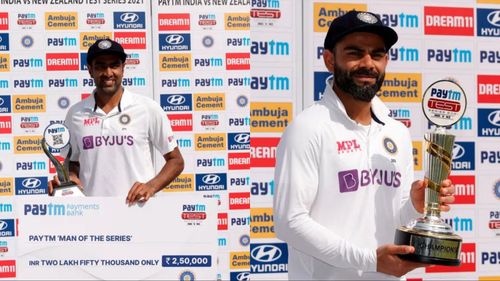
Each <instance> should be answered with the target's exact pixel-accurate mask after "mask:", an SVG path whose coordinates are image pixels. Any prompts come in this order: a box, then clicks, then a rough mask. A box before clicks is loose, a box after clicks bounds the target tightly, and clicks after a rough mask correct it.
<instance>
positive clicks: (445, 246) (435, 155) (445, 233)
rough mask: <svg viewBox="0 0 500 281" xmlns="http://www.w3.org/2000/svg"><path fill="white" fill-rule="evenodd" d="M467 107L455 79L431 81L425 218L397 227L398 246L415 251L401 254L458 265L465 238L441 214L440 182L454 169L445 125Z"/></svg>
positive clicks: (425, 101)
mask: <svg viewBox="0 0 500 281" xmlns="http://www.w3.org/2000/svg"><path fill="white" fill-rule="evenodd" d="M466 107H467V99H466V97H465V92H464V91H463V89H462V88H461V87H460V86H459V85H458V84H457V83H456V82H454V81H452V80H439V81H437V82H434V83H433V84H431V85H430V86H429V87H428V88H427V90H425V93H424V95H423V97H422V109H423V111H424V115H425V117H426V118H427V119H428V120H429V122H431V123H433V124H434V125H436V129H435V130H434V131H433V132H430V133H427V134H425V154H424V166H425V182H426V184H427V186H426V188H425V205H424V212H425V216H424V217H423V218H418V219H417V220H415V221H413V222H411V223H410V224H409V225H407V226H402V227H399V228H398V229H397V230H396V235H395V239H394V240H395V241H394V243H395V244H397V245H410V246H413V247H415V252H414V253H412V254H408V255H401V256H400V257H401V258H403V259H408V260H412V261H417V262H422V263H429V264H439V265H449V266H458V265H460V251H461V246H462V238H461V237H460V236H458V235H456V234H454V233H453V230H452V228H451V226H450V225H448V224H447V223H445V222H444V221H443V220H442V219H441V217H440V213H441V211H440V209H439V205H440V203H439V196H440V195H439V194H440V184H441V182H442V181H443V180H445V179H446V178H448V176H449V174H450V172H451V162H452V151H453V145H454V142H455V136H454V135H452V134H449V133H448V132H447V131H446V128H447V127H449V126H451V125H453V124H455V123H456V122H458V121H459V120H460V118H462V116H463V114H464V113H465V108H466Z"/></svg>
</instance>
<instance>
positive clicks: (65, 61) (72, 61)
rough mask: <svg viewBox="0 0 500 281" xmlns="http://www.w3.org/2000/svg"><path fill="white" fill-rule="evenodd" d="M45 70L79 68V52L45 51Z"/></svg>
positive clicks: (72, 69) (71, 69)
mask: <svg viewBox="0 0 500 281" xmlns="http://www.w3.org/2000/svg"><path fill="white" fill-rule="evenodd" d="M45 64H46V66H47V71H74V70H80V54H79V53H47V54H46V55H45Z"/></svg>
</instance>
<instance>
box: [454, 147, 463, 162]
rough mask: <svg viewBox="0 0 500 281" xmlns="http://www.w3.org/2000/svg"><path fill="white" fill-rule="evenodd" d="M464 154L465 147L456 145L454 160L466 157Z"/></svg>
mask: <svg viewBox="0 0 500 281" xmlns="http://www.w3.org/2000/svg"><path fill="white" fill-rule="evenodd" d="M464 154H465V149H464V147H463V146H461V145H459V144H455V145H454V146H453V159H459V158H462V156H464Z"/></svg>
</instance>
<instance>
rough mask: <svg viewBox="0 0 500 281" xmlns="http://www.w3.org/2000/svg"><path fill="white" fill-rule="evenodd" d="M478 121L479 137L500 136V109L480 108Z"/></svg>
mask: <svg viewBox="0 0 500 281" xmlns="http://www.w3.org/2000/svg"><path fill="white" fill-rule="evenodd" d="M477 119H478V126H477V135H478V136H479V137H499V136H500V109H490V108H479V109H478V110H477Z"/></svg>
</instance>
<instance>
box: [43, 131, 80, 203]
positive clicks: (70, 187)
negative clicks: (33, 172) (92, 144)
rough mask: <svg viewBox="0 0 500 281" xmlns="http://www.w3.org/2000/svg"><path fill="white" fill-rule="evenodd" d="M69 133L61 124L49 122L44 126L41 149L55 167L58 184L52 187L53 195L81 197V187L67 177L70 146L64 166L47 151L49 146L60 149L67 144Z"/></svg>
mask: <svg viewBox="0 0 500 281" xmlns="http://www.w3.org/2000/svg"><path fill="white" fill-rule="evenodd" d="M69 140H70V135H69V130H68V128H67V127H66V126H64V125H63V124H57V123H54V124H51V125H49V126H48V127H47V128H45V132H44V133H43V138H42V149H43V152H45V155H47V157H49V159H50V161H51V162H52V164H54V166H55V167H56V173H57V178H58V179H59V181H60V183H61V184H60V185H59V186H56V187H54V193H53V196H55V197H61V196H68V197H69V196H72V197H82V196H85V195H84V194H83V191H82V189H81V188H80V187H79V186H78V185H77V184H76V183H75V182H73V181H71V180H70V179H69V172H68V164H69V158H70V156H71V146H70V147H69V152H68V155H67V156H66V159H65V161H64V166H63V165H61V163H60V162H59V160H57V159H56V158H55V157H54V155H52V153H50V151H49V147H50V148H52V149H62V148H64V147H66V146H67V145H69Z"/></svg>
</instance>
